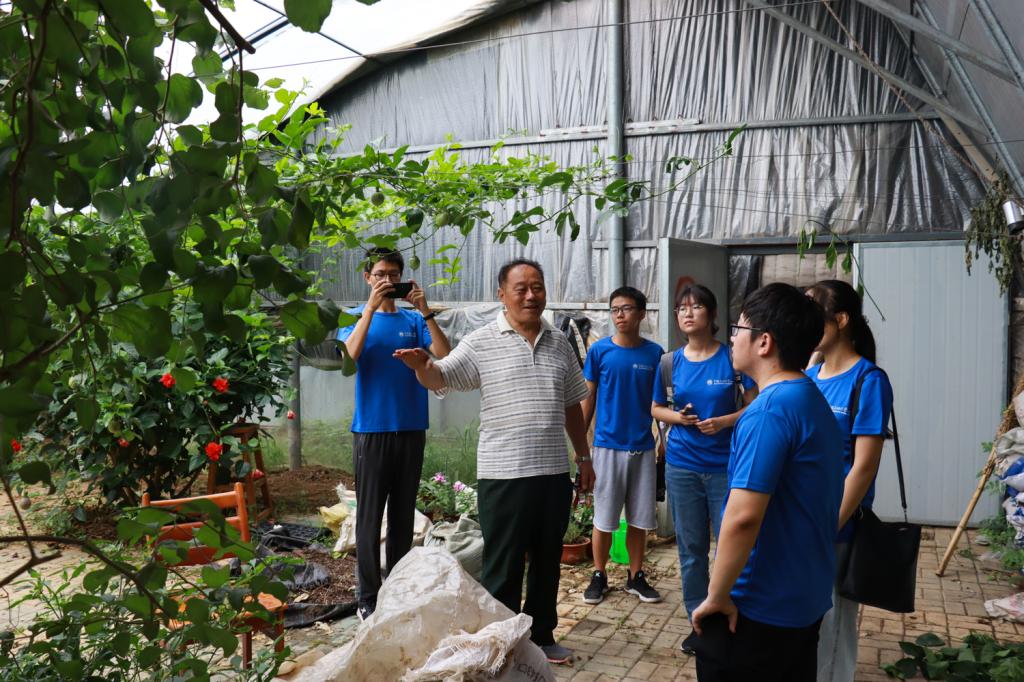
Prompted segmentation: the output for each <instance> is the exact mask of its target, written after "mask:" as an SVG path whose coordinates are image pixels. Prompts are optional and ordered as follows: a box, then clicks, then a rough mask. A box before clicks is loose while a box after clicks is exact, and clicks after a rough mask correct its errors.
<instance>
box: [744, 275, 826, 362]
mask: <svg viewBox="0 0 1024 682" xmlns="http://www.w3.org/2000/svg"><path fill="white" fill-rule="evenodd" d="M740 314H741V315H743V316H744V317H746V318H747V323H748V324H749V325H750V326H751V327H755V328H756V329H755V330H754V331H751V332H750V334H751V335H752V336H757V335H758V334H759V333H763V332H768V333H769V334H771V335H772V338H773V339H775V345H776V346H777V347H778V349H779V364H781V365H782V368H783V369H787V370H790V371H795V372H799V371H801V370H803V368H804V367H806V366H807V361H808V360H810V358H811V353H813V352H814V349H815V347H817V345H818V342H819V341H821V336H822V334H824V333H825V311H824V310H822V308H821V306H820V305H818V302H817V301H815V300H814V299H812V298H810V297H809V296H806V295H804V294H802V293H800V290H799V289H797V288H796V287H794V286H790V285H789V284H781V283H779V282H776V283H774V284H768V285H766V286H763V287H761V288H760V289H758V290H757V291H755V292H754V293H752V294H750V296H747V300H745V301H744V302H743V307H742V309H741V310H740ZM744 331H745V330H743V329H741V330H740V333H741V334H742V333H744Z"/></svg>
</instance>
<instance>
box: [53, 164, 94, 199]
mask: <svg viewBox="0 0 1024 682" xmlns="http://www.w3.org/2000/svg"><path fill="white" fill-rule="evenodd" d="M57 201H58V202H60V205H61V206H65V207H67V208H75V209H78V208H85V207H86V206H88V205H89V183H88V182H86V181H85V178H83V177H82V174H81V173H79V172H77V171H74V170H71V169H65V170H62V171H61V177H60V179H59V180H57Z"/></svg>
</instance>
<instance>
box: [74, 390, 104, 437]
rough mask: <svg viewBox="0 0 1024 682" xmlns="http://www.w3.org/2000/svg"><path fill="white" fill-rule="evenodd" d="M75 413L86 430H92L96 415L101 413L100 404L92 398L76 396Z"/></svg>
mask: <svg viewBox="0 0 1024 682" xmlns="http://www.w3.org/2000/svg"><path fill="white" fill-rule="evenodd" d="M75 414H76V415H77V416H78V423H79V425H80V426H81V427H82V428H83V429H84V430H85V431H92V427H93V425H94V424H95V423H96V417H98V416H99V414H100V405H99V403H97V402H96V401H95V400H93V399H92V398H76V399H75Z"/></svg>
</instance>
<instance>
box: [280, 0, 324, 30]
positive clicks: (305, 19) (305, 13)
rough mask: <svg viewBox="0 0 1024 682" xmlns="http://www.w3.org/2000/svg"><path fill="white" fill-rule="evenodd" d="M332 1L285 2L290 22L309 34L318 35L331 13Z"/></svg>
mask: <svg viewBox="0 0 1024 682" xmlns="http://www.w3.org/2000/svg"><path fill="white" fill-rule="evenodd" d="M331 5H332V2H331V0H284V11H285V14H287V15H288V21H290V22H292V23H293V24H295V25H296V26H298V27H299V28H301V29H302V30H303V31H306V32H307V33H316V32H317V31H319V30H320V27H321V26H323V25H324V20H325V19H327V16H328V15H329V14H330V13H331Z"/></svg>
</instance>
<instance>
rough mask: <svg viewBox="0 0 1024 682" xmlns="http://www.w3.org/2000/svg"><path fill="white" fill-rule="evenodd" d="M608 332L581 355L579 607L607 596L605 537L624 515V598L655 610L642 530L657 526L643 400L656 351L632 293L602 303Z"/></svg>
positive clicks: (640, 302) (643, 304)
mask: <svg viewBox="0 0 1024 682" xmlns="http://www.w3.org/2000/svg"><path fill="white" fill-rule="evenodd" d="M608 302H609V305H610V306H611V314H612V324H613V325H614V327H615V333H614V334H613V335H611V336H606V337H605V338H603V339H601V340H599V341H596V342H595V343H594V344H593V345H592V346H591V347H590V350H589V351H588V352H587V360H586V364H585V365H584V366H583V378H584V379H586V381H587V388H588V389H589V390H590V395H589V396H588V397H587V398H586V399H585V400H584V401H583V419H584V422H585V423H586V424H587V426H589V425H590V422H591V420H593V419H594V417H595V414H596V417H597V418H596V421H595V426H594V447H593V448H592V449H591V456H592V457H593V460H594V474H595V475H596V476H597V483H596V484H595V487H594V534H593V541H594V544H593V547H594V573H593V575H592V576H591V579H590V585H589V586H588V587H587V589H586V591H585V592H584V593H583V601H585V602H586V603H588V604H600V603H601V601H603V600H604V595H605V594H606V593H607V592H608V574H607V573H606V570H605V569H606V567H607V564H608V558H609V554H610V551H611V546H612V532H613V531H615V529H617V528H618V527H619V515H620V514H621V513H622V510H623V507H625V511H626V524H627V530H626V549H627V551H628V552H629V569H628V570H627V573H626V585H625V589H626V592H628V593H629V594H633V595H636V596H637V597H638V598H639V599H640V601H642V602H647V603H656V602H660V601H661V594H659V593H658V591H657V590H656V589H654V588H653V587H651V585H650V584H649V583H648V582H647V576H646V575H645V573H644V571H643V561H644V553H645V550H646V547H647V531H649V530H654V529H655V528H656V527H657V525H658V523H657V520H656V514H655V505H656V503H655V495H656V488H657V476H658V474H657V463H656V462H655V443H654V434H653V432H652V431H651V414H650V412H649V411H648V410H647V398H648V396H650V395H651V391H652V390H653V389H654V374H655V372H656V371H657V368H658V361H659V360H660V359H661V356H662V354H663V353H664V351H663V350H662V348H661V346H659V345H658V344H656V343H654V342H653V341H649V340H647V339H645V338H643V337H642V336H640V323H641V322H643V320H644V318H645V317H646V316H647V297H646V296H644V295H643V293H642V292H640V291H638V290H637V289H634V288H633V287H620V288H618V289H616V290H615V291H613V292H612V294H611V296H610V297H609V301H608Z"/></svg>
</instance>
